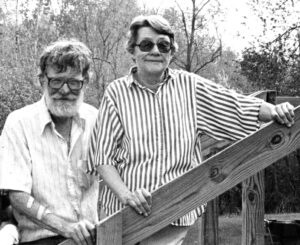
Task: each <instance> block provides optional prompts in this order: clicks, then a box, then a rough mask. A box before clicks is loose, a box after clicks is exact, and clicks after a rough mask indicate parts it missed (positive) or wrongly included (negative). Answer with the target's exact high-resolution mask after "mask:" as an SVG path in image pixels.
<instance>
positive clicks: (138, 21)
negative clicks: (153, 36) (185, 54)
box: [126, 15, 177, 54]
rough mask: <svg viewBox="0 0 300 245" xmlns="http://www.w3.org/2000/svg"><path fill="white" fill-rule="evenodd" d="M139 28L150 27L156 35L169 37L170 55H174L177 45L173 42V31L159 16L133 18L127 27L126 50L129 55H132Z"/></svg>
mask: <svg viewBox="0 0 300 245" xmlns="http://www.w3.org/2000/svg"><path fill="white" fill-rule="evenodd" d="M141 27H151V28H152V29H153V30H155V31H156V32H157V33H159V34H164V35H167V36H169V38H170V42H171V53H172V54H174V53H175V52H176V50H177V43H176V42H175V39H174V31H173V30H172V28H171V26H170V24H169V22H168V21H167V20H166V19H165V18H163V17H162V16H160V15H148V16H145V15H140V16H137V17H135V18H134V19H133V20H132V22H131V24H130V26H129V32H128V41H127V45H126V50H127V51H128V52H129V53H130V54H133V53H134V47H135V45H136V40H137V34H138V30H139V29H140V28H141Z"/></svg>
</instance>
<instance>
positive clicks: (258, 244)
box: [242, 171, 265, 245]
mask: <svg viewBox="0 0 300 245" xmlns="http://www.w3.org/2000/svg"><path fill="white" fill-rule="evenodd" d="M264 200H265V184H264V171H261V172H259V173H258V174H256V175H254V176H252V177H250V178H249V179H247V180H245V181H244V182H243V191H242V202H243V204H242V205H243V207H242V210H243V211H242V216H243V224H242V245H250V244H251V245H264V244H265V242H264V233H265V232H264V215H265V212H264Z"/></svg>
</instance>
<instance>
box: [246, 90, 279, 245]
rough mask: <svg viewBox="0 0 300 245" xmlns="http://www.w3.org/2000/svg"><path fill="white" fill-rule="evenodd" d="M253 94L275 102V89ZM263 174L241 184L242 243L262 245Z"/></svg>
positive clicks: (263, 236)
mask: <svg viewBox="0 0 300 245" xmlns="http://www.w3.org/2000/svg"><path fill="white" fill-rule="evenodd" d="M251 96H253V95H251ZM255 96H256V97H258V98H260V99H263V100H264V101H267V102H269V103H271V104H275V103H276V91H263V92H261V93H258V94H256V95H255ZM264 175H265V174H264V170H262V171H260V172H258V173H257V174H255V175H253V176H251V177H250V178H248V179H246V180H245V181H243V184H242V217H243V223H242V239H241V244H242V245H264V239H265V234H264V233H265V232H264V231H265V230H264V215H265V202H264V200H265V183H264Z"/></svg>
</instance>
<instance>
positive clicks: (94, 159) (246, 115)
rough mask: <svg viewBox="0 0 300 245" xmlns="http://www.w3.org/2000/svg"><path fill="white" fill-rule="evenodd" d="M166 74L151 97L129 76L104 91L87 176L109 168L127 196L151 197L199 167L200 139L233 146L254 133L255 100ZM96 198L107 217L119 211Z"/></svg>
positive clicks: (111, 201)
mask: <svg viewBox="0 0 300 245" xmlns="http://www.w3.org/2000/svg"><path fill="white" fill-rule="evenodd" d="M132 72H134V70H132ZM168 72H169V73H168V74H169V75H168V76H167V79H166V80H165V81H164V83H163V84H162V86H161V87H160V88H159V89H158V91H157V92H156V93H154V92H152V91H150V90H148V89H146V88H144V87H142V86H141V85H139V84H138V83H137V82H136V81H134V80H133V77H132V74H130V75H128V76H125V77H123V78H121V79H118V80H116V81H114V82H112V83H111V84H110V85H109V86H108V87H107V89H106V91H105V94H104V98H103V100H102V103H101V106H100V109H99V114H98V119H97V123H96V126H95V128H94V131H93V133H92V138H91V142H90V151H89V157H88V159H89V166H90V169H89V171H90V172H95V171H96V169H97V166H98V165H100V164H101V165H105V164H109V165H113V166H115V167H116V168H117V170H118V172H119V174H120V176H121V178H122V179H123V181H124V183H125V184H126V185H127V186H128V188H129V189H130V190H131V191H134V190H136V189H138V188H145V189H147V190H148V191H150V192H153V191H154V190H155V189H157V188H158V187H159V186H161V185H163V184H166V183H168V182H169V181H171V180H172V179H174V178H177V177H178V176H180V175H182V174H183V173H185V172H186V171H187V170H189V169H191V168H192V167H194V166H196V165H197V164H200V163H201V156H200V151H201V147H200V141H199V135H200V134H201V133H207V134H209V135H210V136H212V137H215V138H217V139H228V138H230V139H235V140H236V139H240V138H242V137H244V136H246V135H247V134H249V133H251V132H253V131H255V130H256V129H257V127H258V123H257V118H258V111H259V107H260V101H259V100H257V99H255V98H248V97H245V96H242V95H238V94H236V93H234V92H233V91H229V90H226V89H224V88H222V87H219V86H217V85H216V84H214V83H212V82H210V81H207V80H205V79H203V78H201V77H199V76H197V75H193V74H191V73H187V72H183V71H176V70H174V71H173V70H168ZM100 198H101V200H102V205H103V207H104V210H105V211H106V213H107V215H111V214H113V213H114V212H116V211H117V210H119V209H120V208H121V207H122V205H121V203H120V202H119V201H118V200H117V198H116V197H115V196H114V194H113V193H112V192H111V191H110V189H109V188H108V187H105V188H104V190H103V192H102V194H101V197H100ZM202 208H203V207H202ZM198 211H199V212H200V213H201V211H202V210H201V209H199V210H198ZM199 212H198V214H199ZM196 218H197V212H196V211H192V212H190V213H189V214H187V215H185V216H184V217H182V218H181V219H180V220H178V221H177V222H175V223H174V224H175V225H181V226H182V225H191V224H193V223H194V221H195V220H196Z"/></svg>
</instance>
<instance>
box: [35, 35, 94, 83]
mask: <svg viewBox="0 0 300 245" xmlns="http://www.w3.org/2000/svg"><path fill="white" fill-rule="evenodd" d="M91 63H92V58H91V51H90V49H89V48H88V47H87V46H86V45H85V44H84V43H82V42H79V41H78V40H75V39H70V40H59V41H56V42H54V43H52V44H50V45H49V46H47V47H46V48H45V50H44V51H43V53H42V55H41V56H40V63H39V68H40V71H39V74H38V76H39V77H43V76H44V75H45V73H46V68H47V66H52V67H55V69H57V71H58V72H64V71H66V70H67V67H72V68H74V69H76V70H77V71H80V72H81V74H82V76H83V77H85V78H86V79H87V80H89V68H90V66H91Z"/></svg>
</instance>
